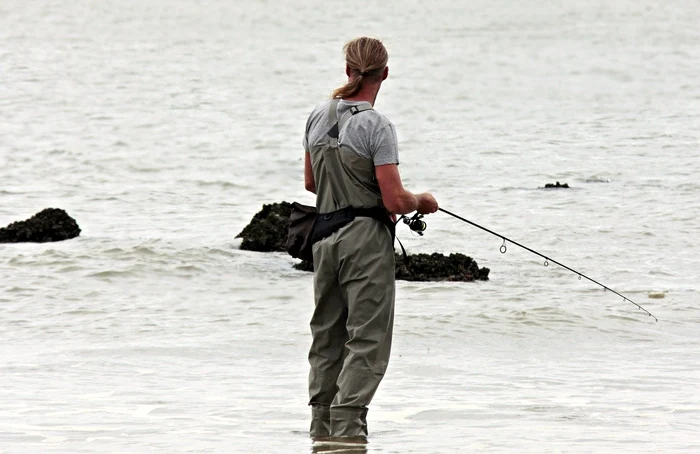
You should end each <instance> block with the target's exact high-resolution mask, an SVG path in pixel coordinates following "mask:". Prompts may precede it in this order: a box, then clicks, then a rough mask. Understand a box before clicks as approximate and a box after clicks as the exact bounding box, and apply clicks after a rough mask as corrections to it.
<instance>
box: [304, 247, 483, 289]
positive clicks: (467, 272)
mask: <svg viewBox="0 0 700 454" xmlns="http://www.w3.org/2000/svg"><path fill="white" fill-rule="evenodd" d="M294 268H295V269H297V270H301V271H313V270H314V264H313V263H311V262H307V261H302V262H299V263H297V264H296V265H294ZM490 271H491V270H489V269H488V268H479V266H478V265H477V264H476V262H475V261H474V260H473V259H472V258H471V257H467V256H466V255H464V254H459V253H457V254H450V255H449V256H445V255H443V254H438V253H433V254H415V255H409V256H408V261H406V260H404V258H403V256H402V255H399V254H396V279H397V280H401V281H463V282H472V281H488V280H489V272H490Z"/></svg>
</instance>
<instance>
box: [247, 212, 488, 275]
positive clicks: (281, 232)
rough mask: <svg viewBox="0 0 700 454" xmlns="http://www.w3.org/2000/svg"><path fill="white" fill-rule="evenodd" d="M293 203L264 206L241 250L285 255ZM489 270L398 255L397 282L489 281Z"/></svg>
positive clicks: (457, 259) (305, 267)
mask: <svg viewBox="0 0 700 454" xmlns="http://www.w3.org/2000/svg"><path fill="white" fill-rule="evenodd" d="M291 212H292V204H291V203H288V202H281V203H273V204H269V205H263V207H262V210H260V211H259V212H258V213H256V214H255V216H253V219H252V220H251V221H250V224H248V225H247V226H246V227H245V228H244V229H243V230H242V231H241V233H239V234H238V235H237V236H236V238H243V241H242V242H241V249H244V250H248V251H256V252H286V251H287V250H286V248H285V244H286V242H287V229H288V228H289V226H288V224H289V215H290V214H291ZM294 268H296V269H298V270H302V271H313V270H314V266H313V263H311V262H306V261H301V262H299V263H297V264H295V265H294ZM489 271H490V270H489V269H488V268H479V267H478V266H477V264H476V262H475V261H474V260H473V259H472V258H471V257H467V256H466V255H464V254H459V253H457V254H450V255H449V256H445V255H443V254H438V253H434V254H416V255H409V256H408V261H405V260H404V257H403V256H402V255H399V254H396V279H400V280H404V281H477V280H480V281H486V280H488V278H489Z"/></svg>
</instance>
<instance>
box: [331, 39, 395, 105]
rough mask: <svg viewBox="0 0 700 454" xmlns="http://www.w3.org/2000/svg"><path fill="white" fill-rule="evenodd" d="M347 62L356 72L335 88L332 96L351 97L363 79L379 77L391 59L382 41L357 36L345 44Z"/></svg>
mask: <svg viewBox="0 0 700 454" xmlns="http://www.w3.org/2000/svg"><path fill="white" fill-rule="evenodd" d="M343 52H344V53H345V63H346V64H347V66H348V67H349V68H350V70H351V71H352V72H353V73H355V74H354V75H353V76H350V80H348V82H347V83H346V84H345V85H343V86H342V87H340V88H336V89H335V90H333V93H332V94H331V98H349V97H351V96H353V95H354V94H355V93H357V92H358V91H360V89H361V88H362V82H363V80H365V79H367V78H375V79H376V78H377V77H379V76H380V73H381V71H383V70H384V68H385V67H386V64H387V62H388V61H389V54H388V53H387V51H386V48H385V47H384V44H382V42H381V41H379V40H378V39H374V38H367V37H361V38H355V39H353V40H351V41H348V42H347V43H346V44H345V46H343Z"/></svg>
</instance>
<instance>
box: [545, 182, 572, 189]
mask: <svg viewBox="0 0 700 454" xmlns="http://www.w3.org/2000/svg"><path fill="white" fill-rule="evenodd" d="M544 187H545V188H546V189H549V188H568V187H569V183H564V184H561V183H559V182H558V181H557V182H556V184H552V183H547V184H545V185H544Z"/></svg>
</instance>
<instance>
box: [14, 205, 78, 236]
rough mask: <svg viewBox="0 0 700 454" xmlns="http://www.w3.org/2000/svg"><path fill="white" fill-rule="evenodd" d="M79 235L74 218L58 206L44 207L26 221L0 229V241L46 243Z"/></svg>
mask: <svg viewBox="0 0 700 454" xmlns="http://www.w3.org/2000/svg"><path fill="white" fill-rule="evenodd" d="M79 235H80V227H78V223H77V222H75V219H73V218H72V217H70V216H69V215H68V213H66V212H65V211H63V210H62V209H60V208H46V209H44V210H42V211H40V212H39V213H37V214H35V215H34V216H32V217H31V218H29V219H27V220H26V221H19V222H13V223H12V224H10V225H8V226H7V227H5V228H2V229H0V243H48V242H51V241H63V240H69V239H71V238H75V237H77V236H79Z"/></svg>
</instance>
